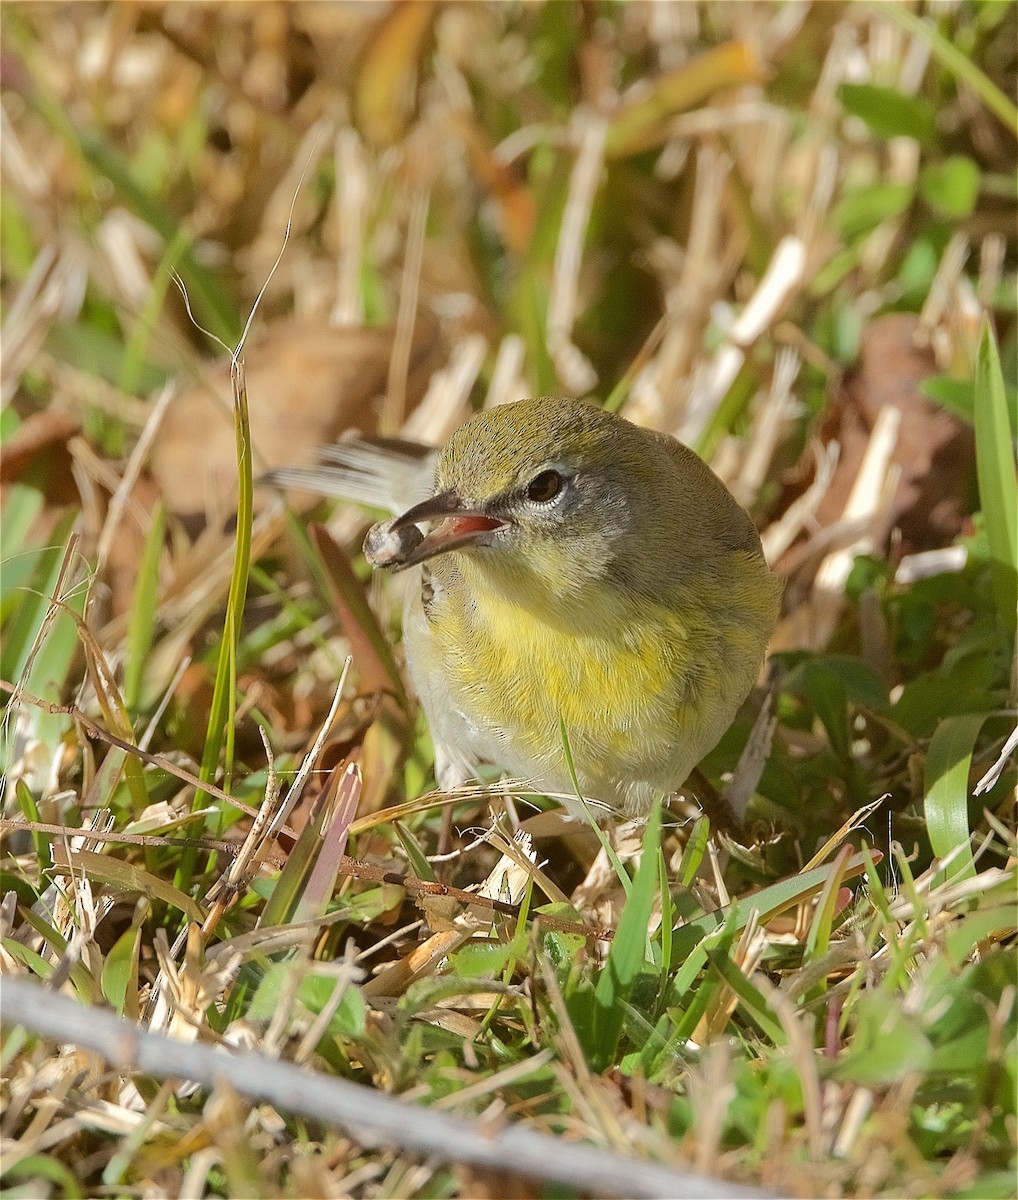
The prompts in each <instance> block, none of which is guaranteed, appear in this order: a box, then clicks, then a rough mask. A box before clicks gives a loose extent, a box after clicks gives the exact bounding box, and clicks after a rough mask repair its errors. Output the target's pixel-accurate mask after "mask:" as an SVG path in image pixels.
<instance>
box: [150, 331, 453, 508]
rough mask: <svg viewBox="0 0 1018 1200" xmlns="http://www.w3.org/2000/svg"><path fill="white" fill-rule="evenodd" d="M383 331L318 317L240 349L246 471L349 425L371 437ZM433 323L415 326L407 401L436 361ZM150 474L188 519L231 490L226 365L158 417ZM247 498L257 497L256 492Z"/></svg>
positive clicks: (386, 353)
mask: <svg viewBox="0 0 1018 1200" xmlns="http://www.w3.org/2000/svg"><path fill="white" fill-rule="evenodd" d="M393 336H394V335H393V331H392V330H391V329H366V328H352V327H348V326H345V327H339V328H335V327H333V326H331V325H329V324H328V323H327V322H325V321H323V320H321V319H298V318H293V319H288V320H284V321H279V322H277V323H275V324H274V325H272V326H270V327H269V328H268V329H267V330H266V331H265V332H264V334H262V335H260V336H258V337H257V338H256V339H254V340H253V341H252V342H251V344H250V347H249V348H248V350H247V351H246V352H245V355H244V360H245V364H246V368H247V391H248V401H249V405H250V416H251V438H252V442H253V444H254V451H255V463H254V469H255V474H256V475H258V474H261V473H262V472H263V471H266V470H270V469H272V468H273V467H281V466H292V465H293V464H295V463H300V462H301V461H308V462H310V461H311V459H312V458H313V456H314V452H315V450H316V449H317V447H318V446H321V445H323V444H324V443H327V442H331V441H334V440H335V439H336V437H337V436H338V434H339V433H340V432H341V431H342V430H344V429H348V428H350V427H356V428H357V429H359V430H361V432H363V433H367V434H370V433H373V432H374V431H375V429H376V427H377V424H378V412H379V409H378V408H377V407H376V405H375V403H374V401H375V400H376V398H378V397H380V396H381V395H382V394H383V393H384V392H385V385H386V379H387V376H388V372H389V357H390V354H391V352H392V343H393ZM437 351H438V340H437V337H436V334H435V331H434V329H433V328H431V327H429V326H427V325H425V324H422V323H421V322H418V327H417V332H416V334H415V337H414V342H413V347H412V351H411V361H410V374H409V378H408V380H407V396H408V403H409V404H410V405H415V404H416V403H417V401H418V400H420V398H421V396H422V395H423V394H424V391H425V389H426V387H427V383H428V380H429V379H430V378H431V374H432V371H433V370H434V369H435V368H436V366H437V365H438V353H437ZM151 471H152V474H153V476H154V477H155V479H156V481H157V482H158V484H159V487H160V489H161V491H162V493H163V498H164V500H165V502H166V506H167V508H168V509H169V510H170V511H171V512H173V513H175V514H176V515H177V516H179V517H183V518H190V519H192V520H193V519H196V518H197V519H201V518H206V517H208V516H210V515H213V514H215V515H220V516H221V515H224V514H225V513H226V512H228V511H229V510H230V508H231V507H232V503H233V497H234V495H235V493H236V477H237V451H236V445H235V440H234V429H233V401H232V398H231V392H230V367H229V363H228V362H220V363H216V364H215V366H213V367H210V368H209V370H208V371H207V373H206V376H205V379H204V380H203V381H202V382H201V383H199V384H197V385H195V386H194V387H192V388H189V389H187V390H185V391H182V392H181V394H180V395H179V396H178V397H176V398H175V399H174V401H173V402H172V404H171V405H170V408H169V410H168V411H167V413H166V417H165V419H164V422H163V428H162V431H161V432H160V435H159V438H158V440H157V441H156V444H155V446H154V447H153V451H152V458H151ZM256 500H257V497H256Z"/></svg>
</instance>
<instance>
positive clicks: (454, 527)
mask: <svg viewBox="0 0 1018 1200" xmlns="http://www.w3.org/2000/svg"><path fill="white" fill-rule="evenodd" d="M423 521H433V522H437V523H436V524H435V525H434V527H433V528H432V529H430V530H429V531H428V532H427V533H426V534H425V535H424V538H423V539H422V540H421V541H420V542H419V543H418V545H417V546H416V547H415V548H414V549H413V550H412V551H411V552H410V553H409V554H408V555H407V556H406V557H405V558H404V559H403V560H402V561H401V562H400V563H399V565H398V566H397V568H396V569H397V570H399V571H402V570H403V569H404V568H406V567H413V566H416V565H417V563H422V562H424V561H425V559H428V558H434V557H435V555H436V554H445V553H446V552H447V551H449V550H458V549H460V548H461V547H463V546H469V545H471V544H472V543H475V542H478V541H481V540H482V539H483V538H484V536H485V534H489V533H494V531H495V530H496V529H501V528H502V527H503V526H504V525H506V524H507V522H506V521H503V520H501V519H500V518H499V517H493V516H492V515H491V514H490V513H486V512H483V511H482V510H481V509H477V508H470V507H469V505H467V504H465V503H464V502H463V500H461V499H460V497H459V496H458V495H457V494H456V493H455V492H453V491H449V492H439V494H438V495H437V496H429V497H428V499H427V500H422V501H421V503H420V504H415V505H414V506H413V508H409V509H407V511H406V512H405V513H403V515H402V516H400V517H397V518H396V520H395V521H393V522H392V525H391V528H392V529H393V530H396V531H399V530H400V529H406V528H407V526H409V525H419V524H421V522H423Z"/></svg>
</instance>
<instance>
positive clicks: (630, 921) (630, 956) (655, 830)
mask: <svg viewBox="0 0 1018 1200" xmlns="http://www.w3.org/2000/svg"><path fill="white" fill-rule="evenodd" d="M660 847H661V801H660V800H655V801H654V806H653V808H651V810H650V816H649V818H648V819H647V832H646V833H645V834H644V839H643V851H642V853H641V855H640V865H639V867H638V868H637V870H636V876H635V877H634V879H633V886H632V888H631V890H630V892H629V895H628V896H627V898H626V906H625V908H623V910H622V916H621V917H620V918H619V925H618V929H617V930H616V931H615V938H614V940H613V941H612V945H611V949H610V950H609V952H608V961H607V962H606V963H605V965H604V969H603V970H602V971H601V974H600V976H599V978H598V981H597V987H596V988H595V990H594V1043H595V1050H594V1058H595V1062H596V1063H597V1064H598V1065H597V1069H598V1070H602V1069H603V1068H604V1067H606V1066H607V1065H608V1064H609V1063H610V1062H612V1061H613V1058H614V1055H615V1047H616V1046H617V1044H618V1040H619V1035H620V1033H621V1032H622V1021H623V1018H624V1016H625V1002H626V1001H627V1000H628V999H629V996H630V993H631V992H632V990H633V984H634V983H635V982H636V977H637V975H638V974H639V973H640V971H641V969H642V968H643V965H644V963H645V962H646V961H647V930H648V927H649V925H650V919H651V912H652V910H653V907H654V893H655V889H656V886H657V881H658V857H659V855H660Z"/></svg>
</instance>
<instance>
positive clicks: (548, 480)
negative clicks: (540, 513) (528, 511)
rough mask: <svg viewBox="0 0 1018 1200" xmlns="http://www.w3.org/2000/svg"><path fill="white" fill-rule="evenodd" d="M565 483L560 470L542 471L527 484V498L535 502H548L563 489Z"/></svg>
mask: <svg viewBox="0 0 1018 1200" xmlns="http://www.w3.org/2000/svg"><path fill="white" fill-rule="evenodd" d="M564 484H565V480H564V479H563V478H562V476H561V475H560V474H559V473H558V471H542V472H541V474H540V475H535V476H534V478H533V479H531V481H530V482H529V483H528V484H527V499H528V500H533V501H534V503H535V504H548V503H549V501H551V500H554V499H555V497H556V496H557V495H558V494H559V492H561V491H562V488H563V486H564Z"/></svg>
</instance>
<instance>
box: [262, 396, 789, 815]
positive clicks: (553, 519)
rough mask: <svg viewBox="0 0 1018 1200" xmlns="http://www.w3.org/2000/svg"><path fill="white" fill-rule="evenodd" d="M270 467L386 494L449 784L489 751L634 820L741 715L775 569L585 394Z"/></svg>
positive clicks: (665, 443) (715, 483)
mask: <svg viewBox="0 0 1018 1200" xmlns="http://www.w3.org/2000/svg"><path fill="white" fill-rule="evenodd" d="M325 457H326V461H324V462H323V464H322V465H321V466H318V467H312V468H296V469H290V470H279V471H275V472H273V473H272V475H271V477H270V478H271V480H272V482H274V483H277V484H286V485H296V486H300V487H302V488H305V489H307V490H312V491H316V492H323V493H325V494H331V495H342V496H346V497H348V498H351V497H353V498H360V499H362V500H366V501H368V502H370V503H374V504H376V505H382V506H386V507H388V508H389V511H390V512H392V513H393V517H392V518H391V519H389V520H386V521H383V522H379V523H378V524H376V525H374V526H373V527H372V528H371V529H370V530H369V531H368V535H367V537H366V539H365V544H364V548H365V554H366V557H367V558H368V560H369V562H371V563H372V565H373V566H375V567H376V568H379V569H390V570H393V571H400V572H402V571H407V572H413V573H414V576H415V577H414V578H413V579H411V581H410V586H409V588H408V590H407V594H406V600H405V605H404V612H403V642H404V647H405V652H406V658H407V666H408V669H409V674H410V678H411V681H412V683H413V686H414V689H415V691H416V693H417V695H418V697H419V699H420V702H421V704H422V705H423V708H424V711H425V714H426V716H427V720H428V723H429V726H430V729H431V733H432V739H433V742H434V746H435V766H436V778H437V781H438V784H439V787H440V788H442V789H443V790H449V789H451V788H454V787H456V786H459V785H461V784H462V783H463V782H465V781H466V780H468V779H470V778H476V777H477V772H478V767H479V766H480V765H481V764H482V763H493V764H495V765H496V766H497V767H499V768H501V769H502V770H503V771H504V772H507V773H508V774H509V775H510V776H512V777H513V778H514V779H516V780H521V781H524V782H525V783H526V786H527V787H528V789H532V790H533V791H534V792H536V793H538V794H544V795H554V796H560V797H562V798H563V799H564V800H565V803H566V806H567V808H568V809H569V810H570V811H573V812H575V811H576V807H577V804H578V803H582V801H579V798H578V797H576V790H577V788H578V789H579V792H580V795H581V796H582V797H583V800H584V801H593V802H594V803H595V804H596V805H598V806H600V811H601V812H608V813H610V814H612V815H614V816H615V817H617V818H619V819H631V818H637V819H639V818H643V817H645V816H646V815H647V813H648V812H649V811H650V808H651V805H652V803H653V801H654V798H655V797H656V796H659V795H666V794H670V793H673V792H675V791H676V790H677V789H678V788H680V787H681V786H682V784H683V783H684V782H685V781H686V779H687V777H688V776H689V774H690V772H691V771H692V770H693V768H694V767H695V766H696V765H697V763H699V761H700V760H701V759H702V758H703V757H704V755H706V754H707V753H708V752H709V751H710V750H712V749H713V748H714V746H715V745H716V744H717V742H718V741H719V739H720V738H721V736H722V734H723V733H724V732H725V731H726V730H727V729H728V727H729V726H730V725H731V723H732V721H733V719H734V717H735V714H736V712H737V710H738V709H739V706H740V705H741V704H742V702H743V701H744V700H745V699H746V697H747V695H748V694H749V692H750V691H751V689H752V687H753V685H754V683H755V682H756V680H757V678H758V675H759V672H760V668H761V665H762V663H763V661H764V657H765V654H766V649H767V644H768V641H769V639H770V636H771V633H772V632H773V629H774V626H775V623H776V620H777V617H778V611H779V607H780V602H781V590H782V589H781V583H780V581H779V579H778V578H777V577H776V576H775V574H774V573H773V572H772V571H771V570H770V568H769V567H768V565H767V562H766V560H765V558H764V554H763V550H762V548H761V544H760V538H759V536H758V534H757V531H756V528H755V526H754V524H753V522H752V520H751V518H750V517H749V515H748V514H747V513H746V511H745V510H744V509H743V508H742V507H741V506H740V505H739V504H738V502H737V501H736V500H735V498H734V497H733V496H732V494H731V493H730V492H729V490H728V489H727V488H726V487H725V485H724V483H723V482H722V481H721V480H720V479H719V478H718V477H717V476H716V475H715V474H714V472H713V471H712V470H711V469H710V467H709V466H708V465H707V464H706V463H705V462H704V461H703V460H702V459H701V458H700V457H699V456H698V455H697V454H696V453H695V452H694V451H693V450H691V449H690V448H689V447H687V446H685V445H683V444H682V443H681V442H679V441H677V440H676V439H675V438H672V437H670V436H669V435H667V434H665V433H661V432H657V431H654V430H650V429H646V428H642V427H640V426H637V425H635V424H633V423H632V422H630V421H628V420H626V419H625V418H624V417H621V416H618V415H615V414H613V413H610V412H608V411H606V410H605V409H603V408H601V407H599V406H598V405H596V404H594V403H592V402H589V401H585V400H575V399H571V398H568V397H538V398H534V399H526V400H518V401H516V402H514V403H510V404H505V405H501V406H498V407H495V408H492V409H488V410H483V411H480V412H478V413H476V414H474V415H473V416H472V417H471V418H470V419H468V420H467V421H466V423H465V424H463V425H461V426H460V427H459V428H458V429H457V430H455V432H454V433H453V434H452V436H451V437H450V438H449V440H448V442H447V444H446V445H445V446H444V447H443V448H441V449H440V450H437V451H436V450H434V449H430V450H429V449H427V448H423V447H419V446H416V445H413V444H408V443H405V442H400V441H398V440H392V439H390V440H388V441H385V440H380V441H378V442H377V443H370V442H365V441H351V442H347V443H339V444H337V445H335V446H333V447H331V448H329V450H328V451H327V453H326V456H325Z"/></svg>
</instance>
